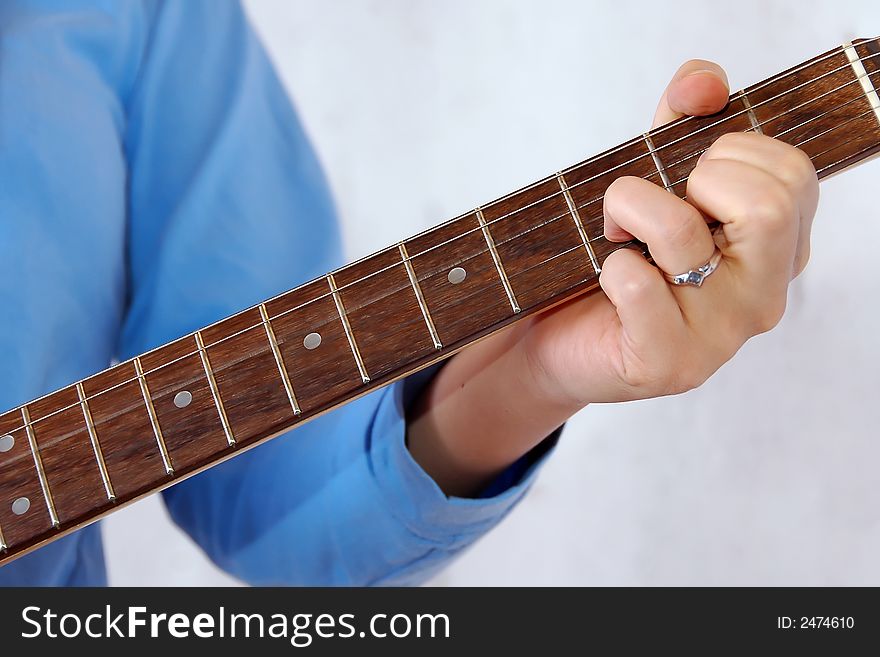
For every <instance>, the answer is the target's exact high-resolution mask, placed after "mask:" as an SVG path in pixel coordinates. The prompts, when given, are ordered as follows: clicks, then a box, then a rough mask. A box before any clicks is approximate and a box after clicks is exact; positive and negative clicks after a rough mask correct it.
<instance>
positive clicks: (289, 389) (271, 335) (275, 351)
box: [260, 303, 302, 415]
mask: <svg viewBox="0 0 880 657" xmlns="http://www.w3.org/2000/svg"><path fill="white" fill-rule="evenodd" d="M260 319H261V320H262V321H263V327H264V328H265V329H266V338H267V339H268V340H269V346H270V347H271V349H272V355H273V356H274V357H275V364H276V365H277V366H278V374H279V375H281V380H282V381H283V382H284V391H285V392H286V393H287V399H288V400H289V401H290V407H291V408H292V409H293V414H294V415H300V414H302V410H300V407H299V402H298V401H296V393H295V392H294V391H293V385H292V384H291V383H290V376H288V374H287V367H286V366H285V365H284V358H282V357H281V350H280V349H279V348H278V341H277V340H276V339H275V332H274V331H273V330H272V323H271V322H270V321H269V314H268V313H267V312H266V304H264V303H261V304H260Z"/></svg>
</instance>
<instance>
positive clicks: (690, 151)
mask: <svg viewBox="0 0 880 657" xmlns="http://www.w3.org/2000/svg"><path fill="white" fill-rule="evenodd" d="M753 104H754V99H753ZM751 129H752V122H751V120H750V119H749V113H748V111H746V107H745V104H744V103H743V101H742V99H741V98H739V97H736V96H733V97H731V99H730V102H729V103H728V104H727V107H725V108H724V109H723V110H721V111H720V112H718V113H717V114H712V115H711V116H700V117H694V118H691V119H687V120H683V121H678V122H676V123H673V124H672V125H671V126H669V127H663V128H660V129H657V130H652V131H651V133H650V134H651V139H652V140H653V143H654V147H655V148H656V150H657V152H658V153H659V154H660V156H661V157H662V158H663V162H664V163H665V164H666V174H667V175H668V176H669V180H670V181H671V187H670V189H671V191H673V192H674V193H675V194H676V195H677V196H679V197H680V198H684V197H685V196H686V195H687V177H688V176H689V175H690V173H691V171H693V169H694V167H695V166H696V165H697V160H698V159H699V156H700V155H701V154H702V152H703V151H704V150H706V149H707V148H709V147H710V146H711V145H712V144H713V143H714V142H715V140H716V139H718V138H719V137H720V136H721V135H723V134H726V133H728V132H747V131H749V130H751Z"/></svg>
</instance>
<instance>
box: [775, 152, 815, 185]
mask: <svg viewBox="0 0 880 657" xmlns="http://www.w3.org/2000/svg"><path fill="white" fill-rule="evenodd" d="M778 171H779V176H780V178H782V180H783V181H785V183H786V184H787V185H789V186H791V187H793V188H795V189H801V188H803V187H805V186H807V185H811V184H812V183H813V181H814V180H816V181H817V182H818V178H817V176H816V168H815V167H814V166H813V161H812V160H811V159H810V156H809V155H807V154H806V153H805V152H804V151H802V150H801V149H800V148H795V147H794V146H792V147H791V148H789V149H788V152H787V153H786V155H785V156H784V157H783V158H782V162H781V163H780V166H779V170H778Z"/></svg>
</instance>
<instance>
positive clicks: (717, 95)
mask: <svg viewBox="0 0 880 657" xmlns="http://www.w3.org/2000/svg"><path fill="white" fill-rule="evenodd" d="M729 96H730V88H729V85H728V83H727V75H726V74H725V73H724V69H722V68H721V67H720V66H718V64H715V63H713V62H708V61H706V60H704V59H692V60H690V61H688V62H685V63H684V64H683V65H682V66H681V68H679V69H678V71H676V73H675V75H674V76H673V77H672V81H671V82H670V83H669V86H668V87H666V91H664V92H663V96H662V97H661V98H660V104H659V105H658V106H657V111H656V113H655V114H654V123H653V127H655V128H656V127H657V126H658V125H662V124H664V123H669V122H670V121H674V120H675V119H677V118H680V117H682V116H684V115H686V114H687V115H690V116H703V115H705V114H714V113H715V112H718V111H720V110H722V109H724V106H725V105H726V104H727V99H728V97H729Z"/></svg>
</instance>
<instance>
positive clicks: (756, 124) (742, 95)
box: [734, 89, 764, 135]
mask: <svg viewBox="0 0 880 657" xmlns="http://www.w3.org/2000/svg"><path fill="white" fill-rule="evenodd" d="M734 96H737V97H738V98H739V99H740V102H742V104H743V107H745V108H746V113H747V114H748V116H749V123H751V124H752V130H753V131H755V132H757V133H758V134H759V135H763V134H764V128H762V127H761V122H760V121H759V120H758V115H757V114H755V110H754V109H753V108H752V103H751V102H749V97H748V96H747V95H746V92H745V89H743V90H742V91H740V92H738V93H735V94H734Z"/></svg>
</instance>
